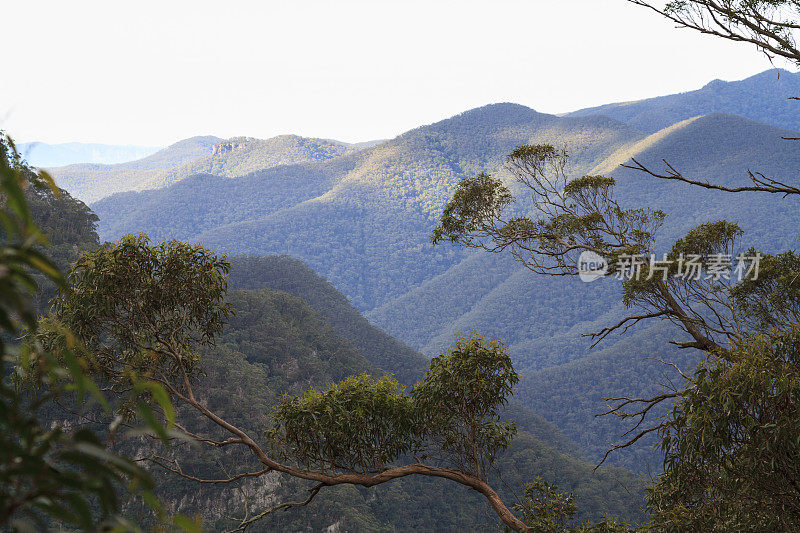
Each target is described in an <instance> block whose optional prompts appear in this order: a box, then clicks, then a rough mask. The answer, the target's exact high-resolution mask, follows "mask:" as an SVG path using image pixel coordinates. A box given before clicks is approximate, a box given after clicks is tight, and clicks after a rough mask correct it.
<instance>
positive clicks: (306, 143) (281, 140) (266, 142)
mask: <svg viewBox="0 0 800 533" xmlns="http://www.w3.org/2000/svg"><path fill="white" fill-rule="evenodd" d="M356 150H358V148H357V147H355V146H353V145H349V144H346V143H342V142H339V141H330V140H327V139H309V138H306V137H300V136H298V135H279V136H278V137H272V138H270V139H254V138H251V137H233V138H231V139H227V140H224V141H220V142H218V143H217V144H215V145H214V146H213V147H212V150H211V153H210V154H207V155H205V156H204V157H198V158H197V159H194V160H192V161H190V162H188V163H186V164H184V165H181V166H179V167H175V168H171V169H169V170H168V171H165V172H163V173H161V174H159V175H158V176H156V177H154V178H151V179H150V180H148V181H147V182H145V183H144V184H142V186H141V188H142V189H158V188H161V187H164V186H167V185H170V184H172V183H175V182H177V181H180V180H182V179H184V178H186V177H188V176H193V175H195V174H213V175H215V176H223V177H226V178H232V177H237V176H244V175H246V174H249V173H251V172H255V171H258V170H263V169H267V168H272V167H276V166H279V165H290V164H294V163H302V162H308V161H324V160H326V159H330V158H333V157H338V156H341V155H344V154H347V153H350V152H353V151H356Z"/></svg>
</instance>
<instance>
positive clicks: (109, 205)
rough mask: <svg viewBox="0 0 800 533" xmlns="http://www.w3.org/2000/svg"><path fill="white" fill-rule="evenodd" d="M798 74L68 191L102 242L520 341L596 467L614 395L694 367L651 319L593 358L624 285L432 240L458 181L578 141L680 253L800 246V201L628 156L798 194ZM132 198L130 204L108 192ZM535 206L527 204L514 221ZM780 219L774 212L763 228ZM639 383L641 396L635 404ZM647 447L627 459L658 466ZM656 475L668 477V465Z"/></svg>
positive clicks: (98, 178) (133, 174)
mask: <svg viewBox="0 0 800 533" xmlns="http://www.w3.org/2000/svg"><path fill="white" fill-rule="evenodd" d="M795 95H800V77H798V75H796V74H791V73H788V72H785V71H784V72H782V73H781V74H780V78H778V76H777V72H776V71H767V72H766V73H763V74H760V75H758V76H754V77H752V78H749V79H748V80H744V81H741V82H730V83H726V82H718V81H717V82H712V83H710V84H709V85H707V86H706V87H704V88H703V89H700V90H699V91H694V92H690V93H684V94H681V95H672V96H667V97H660V98H654V99H650V100H643V101H640V102H636V103H633V104H611V105H609V106H603V107H602V108H598V109H595V110H582V111H580V112H576V113H573V114H570V115H567V116H561V117H559V116H555V115H548V114H543V113H538V112H536V111H534V110H532V109H530V108H527V107H524V106H520V105H516V104H495V105H489V106H485V107H481V108H477V109H473V110H470V111H467V112H465V113H462V114H460V115H457V116H455V117H452V118H450V119H447V120H443V121H440V122H437V123H435V124H431V125H427V126H423V127H420V128H417V129H415V130H412V131H409V132H407V133H405V134H403V135H401V136H399V137H397V138H395V139H392V140H389V141H385V142H380V143H377V144H373V145H367V146H354V145H347V144H344V143H338V142H336V141H325V140H320V139H306V138H301V137H296V136H282V137H276V138H274V139H268V140H263V141H262V140H257V139H243V138H240V139H232V140H227V141H224V140H221V139H217V138H214V137H204V138H194V139H188V140H186V141H182V142H181V143H177V144H176V145H173V146H171V147H169V148H166V149H164V150H162V151H160V152H158V153H156V154H153V155H152V156H150V157H149V158H145V159H143V160H140V161H134V162H130V163H125V164H122V165H114V166H108V167H88V166H73V167H66V168H64V169H56V170H54V175H55V177H56V179H57V181H58V182H59V184H60V185H61V186H62V187H64V188H66V189H67V190H70V191H71V192H73V193H74V194H75V195H76V196H78V197H79V198H82V199H85V200H87V201H92V200H95V199H97V200H98V201H96V202H94V203H92V205H91V207H92V209H93V210H94V211H95V212H96V213H97V215H98V216H99V217H100V233H101V238H102V239H106V240H114V239H117V238H119V237H120V236H121V235H123V234H125V233H129V232H146V233H148V234H149V235H150V236H151V237H153V238H154V239H163V238H179V239H186V240H191V241H196V242H202V243H203V244H204V245H206V246H208V247H211V248H213V249H215V250H218V251H223V252H228V253H232V254H255V255H270V254H287V255H290V256H293V257H296V258H299V259H301V260H302V261H304V262H305V263H306V264H308V266H310V267H311V268H312V269H313V270H314V271H316V272H317V273H318V274H320V275H322V276H324V277H325V278H326V279H327V280H329V281H330V282H331V283H332V284H333V286H335V287H336V288H337V289H338V290H340V291H341V292H342V293H343V294H344V295H345V296H346V297H347V298H348V299H349V300H350V302H352V303H353V305H354V306H355V307H356V308H357V309H358V310H359V311H361V312H362V313H364V314H365V315H366V316H367V317H368V318H369V319H370V321H371V322H372V323H373V324H375V325H377V326H379V327H381V328H382V329H384V330H385V331H387V332H388V333H390V334H391V335H393V336H395V337H397V338H398V339H400V340H401V341H403V342H405V343H406V344H408V345H409V346H411V347H412V348H415V349H418V350H420V351H422V352H423V353H424V354H425V355H427V356H431V355H435V354H436V353H438V352H440V351H441V350H442V349H444V348H445V347H446V346H447V345H448V344H450V342H451V341H452V339H453V334H454V333H455V332H468V331H470V330H473V329H474V330H476V331H479V332H482V333H486V334H487V335H488V336H490V337H495V338H500V339H502V340H503V341H505V342H506V343H507V344H508V345H509V346H510V347H511V352H512V356H513V357H514V359H515V365H516V366H517V368H518V369H519V370H521V371H522V372H523V374H524V377H523V381H522V382H521V383H520V385H519V386H518V388H517V391H518V392H517V396H516V399H517V400H518V401H521V402H522V403H524V405H526V406H528V407H532V408H533V409H534V410H535V411H536V412H537V413H539V414H541V415H542V416H543V417H545V418H546V419H547V420H548V421H550V422H552V423H553V424H555V425H556V426H557V427H559V428H560V429H561V430H562V431H563V432H564V433H566V434H567V436H569V437H570V438H572V439H573V440H575V441H576V442H578V443H579V444H580V445H581V446H582V447H583V448H584V449H585V450H587V452H588V453H589V455H590V458H596V457H598V456H599V455H601V454H602V451H603V450H604V449H605V448H606V447H607V445H608V444H609V441H610V440H613V438H614V436H615V435H618V434H619V433H620V432H621V431H620V426H618V425H616V424H614V423H612V422H611V421H608V420H599V421H598V420H596V419H595V417H594V416H593V415H594V414H595V413H597V412H598V411H600V410H601V409H602V407H603V404H602V402H601V400H600V397H601V395H602V394H603V393H631V394H639V393H643V392H644V391H648V390H651V389H652V387H653V385H652V383H653V381H654V376H658V375H660V374H661V373H662V372H664V369H663V368H662V365H659V363H657V362H654V361H652V360H646V359H645V356H654V355H659V356H664V357H668V358H670V359H671V360H677V361H681V362H684V361H686V357H688V355H687V354H685V353H681V354H678V353H676V352H674V351H671V350H670V349H669V348H668V347H667V344H666V341H667V340H668V339H670V338H673V335H675V332H674V331H672V330H670V329H669V328H668V327H667V326H666V325H664V324H648V325H646V326H643V327H641V328H639V329H638V330H635V331H634V332H633V336H627V337H624V338H617V337H614V338H609V339H608V340H607V341H605V342H604V343H602V344H601V345H600V346H598V347H597V348H596V349H591V348H590V342H589V341H588V340H587V339H586V338H584V337H582V335H584V334H586V333H588V332H591V331H596V330H597V329H599V328H601V327H603V326H606V325H609V324H610V323H613V322H614V321H615V320H618V319H619V317H620V316H621V314H622V313H623V312H624V309H623V307H622V304H621V302H620V294H619V286H618V285H617V284H616V283H614V282H613V281H611V280H602V281H599V282H595V283H592V284H584V283H581V282H580V281H579V280H577V279H564V278H550V277H542V276H536V275H534V274H532V273H530V272H528V271H527V270H525V269H524V268H522V267H521V266H520V265H519V264H517V263H515V262H513V261H512V260H510V259H509V258H507V257H502V256H492V255H488V254H485V253H473V252H468V251H465V250H463V249H459V248H455V247H450V246H440V247H433V246H432V245H431V244H430V242H429V235H430V232H431V230H432V229H433V227H434V226H435V224H436V223H437V221H438V217H439V215H440V213H441V210H442V208H443V206H444V205H445V203H446V202H447V200H448V199H449V198H450V196H451V195H452V192H453V190H454V188H455V186H456V184H457V183H458V181H459V180H460V179H462V178H464V177H467V176H473V175H475V174H477V173H479V172H490V173H494V172H501V175H502V165H503V163H504V161H505V156H506V154H508V153H509V152H510V151H511V150H512V149H513V148H515V147H516V146H518V145H521V144H536V143H548V144H554V145H556V146H559V147H562V146H563V147H566V148H567V149H568V150H569V152H570V154H571V157H570V166H569V168H568V171H569V173H570V175H572V176H574V177H578V176H581V175H584V174H606V175H610V176H613V177H614V178H616V179H617V183H618V185H617V187H616V196H617V198H618V200H619V201H620V202H621V203H622V204H623V206H626V207H639V206H647V207H651V208H655V209H662V210H664V211H665V212H667V213H668V214H669V215H670V216H669V218H668V219H667V223H666V224H665V226H664V228H663V230H662V231H661V233H660V240H659V244H660V246H661V247H662V248H664V249H666V247H667V246H668V245H669V244H670V243H671V242H672V241H674V240H675V239H676V238H678V237H680V236H681V235H683V234H684V233H685V232H686V231H687V230H689V229H690V228H692V227H694V226H696V225H697V224H699V223H702V222H706V221H710V220H716V219H719V218H723V217H724V218H726V219H728V220H731V221H736V222H738V223H740V224H741V225H742V227H743V229H744V230H745V232H746V235H745V237H744V239H743V243H742V244H743V245H751V244H752V245H755V246H758V247H759V248H761V249H762V250H765V251H775V250H778V249H785V248H790V247H793V246H795V244H796V242H797V234H796V228H797V227H799V226H800V204H798V201H797V200H793V199H785V200H780V199H778V198H775V197H771V196H769V195H760V196H758V195H755V196H754V195H750V196H737V195H723V194H720V193H714V192H712V191H706V190H701V189H697V188H692V187H690V186H686V185H682V184H677V183H672V182H663V181H659V180H656V179H654V178H649V177H646V176H645V175H643V174H640V173H636V172H634V171H631V170H627V169H624V168H620V167H619V165H620V164H622V163H625V162H626V161H628V160H629V159H630V158H631V157H636V158H637V159H638V160H640V161H642V162H644V163H646V164H648V165H653V166H659V165H661V164H662V163H661V160H662V159H667V160H668V161H669V162H670V163H671V164H673V165H674V166H675V167H676V168H678V169H680V170H682V171H683V172H685V173H686V174H687V175H691V176H692V177H694V178H697V179H709V180H713V181H718V182H722V183H726V184H735V183H745V182H746V180H747V171H748V170H758V171H762V172H764V173H765V174H766V175H769V176H775V177H776V178H778V179H781V180H788V181H790V182H791V181H792V180H793V176H795V175H796V172H797V169H798V168H800V153H798V150H797V145H796V144H793V143H792V142H790V141H786V140H783V139H782V138H783V137H792V136H795V137H796V136H798V134H797V133H796V132H795V131H792V130H790V129H785V128H787V127H788V128H792V129H795V130H800V122H792V121H793V120H794V119H793V118H792V117H794V116H797V114H796V113H795V112H794V110H795V108H794V106H795V105H797V103H796V102H794V101H790V100H788V98H789V97H790V96H795ZM113 192H118V194H113V195H112V194H111V193H113ZM516 208H517V209H518V210H520V211H522V212H524V210H525V208H526V207H525V203H524V201H523V202H520V204H519V205H518V206H517V207H516ZM764 213H770V216H769V217H765V216H764ZM620 389H624V390H620ZM652 458H653V456H652V455H651V453H650V451H649V450H648V448H647V445H644V446H642V447H640V448H638V449H637V450H633V451H631V452H630V453H628V455H624V454H620V455H619V456H617V457H616V458H614V457H612V459H613V460H616V461H618V462H619V463H621V464H627V465H628V466H632V467H634V468H636V469H640V470H641V469H643V464H644V462H645V461H648V460H652ZM652 466H656V465H652Z"/></svg>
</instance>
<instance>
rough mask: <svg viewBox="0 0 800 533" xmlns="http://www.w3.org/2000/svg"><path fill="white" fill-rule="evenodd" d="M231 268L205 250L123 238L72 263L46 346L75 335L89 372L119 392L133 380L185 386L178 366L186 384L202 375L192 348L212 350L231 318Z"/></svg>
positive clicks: (47, 331) (143, 238)
mask: <svg viewBox="0 0 800 533" xmlns="http://www.w3.org/2000/svg"><path fill="white" fill-rule="evenodd" d="M228 268H229V264H228V262H227V260H226V259H225V258H224V257H222V258H218V257H217V256H216V255H215V254H214V253H213V252H210V251H208V250H206V249H205V248H203V247H202V246H197V245H195V246H192V245H188V244H185V243H182V242H178V241H169V242H163V243H160V244H157V245H155V246H151V245H150V241H149V239H148V238H147V237H146V236H126V237H124V238H122V239H121V240H120V242H118V243H115V244H112V245H107V246H104V247H102V248H100V249H98V250H95V251H93V252H87V253H85V254H83V255H82V256H81V257H80V259H79V260H78V261H77V262H76V263H75V265H74V266H73V268H72V270H71V271H70V274H69V276H68V283H69V286H68V288H65V289H63V290H61V291H59V293H58V295H57V297H56V299H55V301H54V302H53V317H52V319H51V320H48V321H45V323H44V324H45V325H48V327H47V328H46V329H45V330H44V332H43V340H44V341H45V342H46V343H47V344H50V345H52V346H54V347H55V346H58V345H60V344H61V343H63V339H62V338H61V337H60V335H59V334H58V332H59V329H60V328H62V327H65V328H67V329H68V330H69V331H72V332H73V333H74V334H75V335H76V336H77V337H78V338H79V339H81V341H82V342H83V343H84V344H85V345H86V346H87V348H88V349H89V351H90V353H91V354H92V360H91V368H90V370H91V371H92V372H93V373H96V374H97V375H98V376H100V377H102V378H103V379H107V380H109V381H110V383H111V384H112V385H113V386H115V387H117V388H118V389H120V390H125V389H126V388H127V387H128V386H129V382H130V380H131V379H132V378H131V373H133V374H134V375H140V376H152V377H157V378H158V379H162V380H166V381H176V382H179V383H182V380H183V379H184V376H181V375H180V373H179V372H178V370H179V368H184V367H183V365H181V364H179V363H180V362H181V361H183V362H184V363H185V365H186V368H188V373H189V376H185V377H186V378H187V379H188V378H189V377H191V376H192V375H193V374H194V373H195V372H196V371H199V367H198V366H197V363H198V360H199V357H198V355H197V353H196V350H197V348H198V347H199V346H203V345H207V344H209V343H211V342H213V339H214V337H215V336H216V335H217V334H219V332H220V331H221V330H222V327H223V324H224V322H225V320H226V319H227V317H228V315H229V314H230V309H229V306H228V305H227V304H226V303H225V301H224V297H225V293H226V291H227V279H226V273H227V271H228ZM176 372H178V375H175V374H176Z"/></svg>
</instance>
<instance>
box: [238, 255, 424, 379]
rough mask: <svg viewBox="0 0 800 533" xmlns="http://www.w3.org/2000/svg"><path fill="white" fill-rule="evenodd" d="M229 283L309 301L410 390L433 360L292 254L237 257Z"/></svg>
mask: <svg viewBox="0 0 800 533" xmlns="http://www.w3.org/2000/svg"><path fill="white" fill-rule="evenodd" d="M231 263H232V264H231V271H230V274H229V276H228V285H229V287H230V288H231V289H248V290H256V289H271V290H280V291H284V292H287V293H289V294H291V295H293V296H295V297H297V298H301V299H302V300H304V301H306V302H307V303H308V304H309V305H310V306H311V307H313V308H314V309H315V310H316V311H317V312H319V313H320V314H321V315H322V316H323V317H324V318H325V319H326V320H327V322H328V323H329V324H330V325H331V326H332V327H333V330H334V331H335V332H336V334H337V335H339V336H340V337H342V338H344V339H347V340H348V341H349V342H350V343H352V345H353V347H354V348H356V349H357V350H358V351H359V352H361V353H362V354H364V356H365V357H366V358H367V359H368V360H369V361H371V362H372V363H373V364H375V365H376V366H378V367H380V368H382V369H384V370H386V371H387V372H389V373H391V374H393V375H394V376H395V377H396V378H397V379H398V381H400V382H401V383H403V384H404V385H407V386H412V385H414V383H416V382H417V381H418V380H419V379H420V378H421V377H422V374H423V373H424V371H425V368H426V367H427V365H428V359H427V358H425V357H424V356H423V355H422V354H420V353H419V352H416V351H414V350H412V349H411V348H409V347H408V346H406V345H405V344H403V343H402V342H400V341H398V340H397V339H395V338H393V337H391V336H389V335H387V334H386V333H384V332H383V331H382V330H381V329H379V328H377V327H375V326H373V325H372V324H370V323H369V322H368V321H367V320H366V319H365V318H364V317H363V316H362V315H361V314H359V312H358V311H357V310H356V308H355V307H353V306H352V305H351V304H350V302H348V301H347V298H345V296H344V295H343V294H342V293H340V292H339V291H337V290H336V288H334V286H333V285H331V284H330V283H329V282H328V281H327V280H325V279H323V278H321V277H319V276H318V275H317V274H316V273H315V272H314V271H313V270H311V269H310V268H308V267H307V266H306V265H305V264H303V262H302V261H299V260H297V259H293V258H291V257H288V256H268V257H233V258H231Z"/></svg>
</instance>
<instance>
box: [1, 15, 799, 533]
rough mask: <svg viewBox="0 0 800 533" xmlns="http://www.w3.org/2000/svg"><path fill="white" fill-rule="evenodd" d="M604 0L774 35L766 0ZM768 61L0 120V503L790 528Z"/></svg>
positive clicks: (786, 77) (789, 447)
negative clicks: (282, 107) (132, 143)
mask: <svg viewBox="0 0 800 533" xmlns="http://www.w3.org/2000/svg"><path fill="white" fill-rule="evenodd" d="M630 3H631V4H634V5H638V6H640V7H645V8H648V9H645V10H644V11H647V12H648V13H650V14H653V15H660V17H661V18H665V19H666V20H667V21H670V22H671V23H672V24H675V25H677V26H679V27H683V28H687V29H690V30H693V31H695V32H697V31H699V32H700V33H703V34H706V35H711V36H715V37H717V38H718V39H724V40H729V41H734V42H737V43H741V42H742V41H744V42H746V43H749V45H751V46H755V47H756V49H757V50H759V51H760V52H763V53H764V54H766V55H767V56H768V57H769V58H770V59H773V60H774V59H775V58H782V60H787V61H789V62H790V63H793V64H795V65H800V50H798V49H797V47H796V44H795V40H794V34H795V33H796V30H797V29H798V25H797V22H796V21H795V19H794V18H793V16H794V15H797V16H800V11H798V9H797V6H796V5H794V4H793V3H791V2H788V1H777V2H772V1H770V2H767V1H760V0H759V1H756V2H744V1H731V2H707V1H704V0H692V1H674V2H668V3H667V5H666V7H663V6H660V4H659V5H656V4H651V3H648V2H647V1H645V0H630ZM632 7H633V6H632ZM798 76H800V74H794V73H791V72H788V71H785V70H780V69H773V70H769V71H766V72H764V73H762V74H759V75H756V76H753V77H750V78H748V79H745V80H742V81H736V82H723V81H720V80H715V81H712V82H711V83H708V84H707V85H705V86H704V87H702V88H701V89H699V90H696V91H692V92H686V93H681V94H674V95H668V96H662V97H657V98H651V99H647V100H641V101H637V102H626V103H622V104H608V105H605V106H600V107H594V108H589V109H583V110H580V111H576V112H574V113H568V114H564V115H551V114H545V113H539V112H537V111H534V110H533V109H530V108H528V107H525V106H522V105H518V104H511V103H501V104H492V105H488V106H484V107H479V108H476V109H471V110H469V111H466V112H463V113H461V114H459V115H456V116H453V117H451V118H448V119H445V120H442V121H439V122H436V123H433V124H429V125H425V126H421V127H419V128H416V129H413V130H411V131H408V132H406V133H404V134H402V135H400V136H398V137H396V138H393V139H390V140H385V141H372V142H366V143H355V144H351V143H343V142H339V141H334V140H326V139H319V138H308V137H301V136H297V135H281V136H278V137H273V138H270V139H266V140H262V139H256V138H252V137H232V138H229V139H221V138H217V137H213V136H205V137H193V138H189V139H186V140H184V141H181V142H178V143H175V144H173V145H171V146H169V147H167V148H164V149H162V150H160V151H157V152H154V153H150V155H148V156H146V157H144V158H142V159H139V160H136V161H129V162H124V163H117V164H113V165H95V164H78V165H70V166H67V167H62V168H57V169H53V172H52V175H51V173H48V172H47V171H45V170H40V169H37V168H33V167H32V166H30V165H29V164H28V163H27V162H26V161H25V159H24V155H20V153H19V152H18V150H17V148H16V147H15V144H14V142H13V141H12V139H11V138H10V137H8V136H6V135H5V134H3V135H2V137H1V138H0V221H1V222H2V228H1V229H0V238H2V239H3V243H2V245H0V355H1V356H2V358H1V359H0V364H1V365H2V370H1V371H0V378H1V379H0V496H1V497H0V530H2V531H6V530H8V531H14V532H18V531H19V532H24V531H39V530H66V531H141V530H157V531H160V530H166V531H186V532H193V531H247V530H250V531H286V530H291V531H300V530H303V531H322V530H324V531H331V532H337V531H409V530H413V531H418V530H419V531H485V530H491V529H502V530H505V531H520V532H531V531H536V532H538V531H542V532H546V533H551V532H552V533H556V532H559V533H560V532H573V533H590V532H593V533H601V532H608V533H623V532H626V533H628V532H631V533H632V532H634V531H664V532H667V531H754V532H756V531H796V530H798V529H800V498H799V497H798V495H799V494H800V461H798V454H800V440H799V439H798V434H800V433H799V432H800V322H798V321H799V320H800V281H799V280H800V255H798V252H797V251H796V248H797V239H798V233H797V228H798V227H800V209H799V207H800V205H798V201H800V187H798V186H797V184H796V181H797V180H796V179H795V178H796V175H797V169H798V168H800V153H799V152H798V151H797V149H796V148H797V146H798V145H797V140H798V139H799V138H800V133H798V131H800V123H798V122H797V121H796V120H795V119H794V118H793V117H794V116H795V115H794V110H795V107H794V106H795V105H796V101H795V100H796V98H797V97H798V96H800V94H796V93H800V83H798V80H800V77H798ZM87 203H88V204H87ZM587 257H589V259H590V260H589V262H590V263H591V264H592V265H595V266H596V265H598V264H600V265H601V266H602V267H603V270H602V271H600V270H592V271H589V272H587V271H586V270H585V268H584V266H585V264H586V262H587V259H586V258H587ZM726 265H727V267H730V268H726ZM734 265H735V266H736V268H735V269H734V268H733V267H734ZM592 268H593V269H594V268H595V267H592ZM690 268H691V269H692V270H687V269H690Z"/></svg>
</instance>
